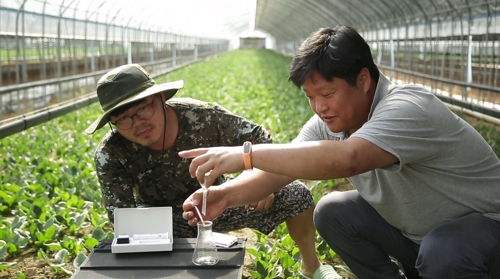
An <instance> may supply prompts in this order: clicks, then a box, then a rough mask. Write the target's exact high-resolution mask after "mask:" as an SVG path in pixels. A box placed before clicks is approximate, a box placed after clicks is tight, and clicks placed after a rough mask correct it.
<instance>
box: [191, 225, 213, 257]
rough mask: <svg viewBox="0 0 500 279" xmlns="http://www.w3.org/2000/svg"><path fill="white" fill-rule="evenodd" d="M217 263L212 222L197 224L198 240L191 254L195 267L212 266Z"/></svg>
mask: <svg viewBox="0 0 500 279" xmlns="http://www.w3.org/2000/svg"><path fill="white" fill-rule="evenodd" d="M218 262H219V256H218V254H217V247H216V246H215V242H214V237H213V235H212V222H211V221H205V222H198V238H197V239H196V246H195V247H194V252H193V263H194V264H195V265H214V264H217V263H218Z"/></svg>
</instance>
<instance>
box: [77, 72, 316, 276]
mask: <svg viewBox="0 0 500 279" xmlns="http://www.w3.org/2000/svg"><path fill="white" fill-rule="evenodd" d="M183 85H184V83H183V81H182V80H179V81H173V82H168V83H163V84H156V83H155V81H154V80H153V79H152V78H151V77H150V76H149V74H148V73H147V72H146V71H145V70H144V69H143V68H142V67H141V66H139V65H137V64H128V65H124V66H121V67H118V68H116V69H113V70H111V71H110V72H108V73H107V74H105V75H104V76H103V77H102V78H101V79H100V80H99V82H98V83H97V96H98V98H99V102H100V104H101V107H102V109H103V111H104V112H103V114H102V115H101V116H100V117H99V118H98V119H97V120H95V121H94V123H92V125H90V127H88V128H87V129H86V132H87V133H88V134H92V133H94V132H95V131H96V130H97V129H100V128H102V127H103V126H105V125H106V123H108V124H109V126H110V128H111V129H110V131H109V132H108V133H107V134H106V135H105V136H104V138H103V139H102V140H101V142H100V144H99V146H98V147H97V149H96V151H95V155H94V161H95V169H96V173H97V177H98V180H99V183H100V185H101V189H102V194H103V203H104V206H105V208H106V210H107V212H108V216H109V218H110V220H111V221H112V222H113V210H114V209H115V208H119V207H138V206H171V207H172V210H173V231H174V237H196V235H197V230H196V227H193V226H189V225H188V224H187V223H186V221H185V220H184V219H183V218H182V212H183V210H182V204H183V202H184V200H186V198H188V197H189V196H190V195H191V193H193V192H194V191H196V190H197V189H199V188H200V185H199V183H198V180H196V179H194V178H191V176H190V174H189V171H188V169H189V163H190V160H188V159H183V158H180V157H179V156H178V152H180V151H183V150H188V149H192V148H197V147H210V146H219V145H226V146H236V145H242V144H243V143H244V142H246V141H250V142H252V143H270V142H271V137H270V135H269V133H268V132H267V131H266V130H265V129H264V128H263V127H261V126H259V125H257V124H255V123H252V122H251V121H249V120H247V119H245V118H243V117H241V116H238V115H235V114H233V113H231V112H230V111H228V110H227V109H225V108H224V107H222V106H220V105H218V104H216V103H207V102H202V101H199V100H195V99H190V98H174V99H172V97H173V96H174V95H175V94H176V93H177V91H178V90H179V89H181V88H182V87H183ZM227 180H228V178H227V177H225V176H220V177H219V178H218V179H217V183H216V184H223V183H224V182H225V181H227ZM209 195H210V190H209ZM313 211H314V200H313V198H312V196H311V193H310V192H309V190H308V189H307V188H306V187H305V185H303V184H302V183H300V182H298V181H294V182H292V183H290V184H289V185H288V186H286V187H285V188H283V189H281V190H279V191H277V192H275V193H273V194H271V195H270V196H268V197H267V198H266V199H264V200H262V201H260V202H258V203H256V204H251V205H247V206H242V207H235V208H228V209H226V210H225V211H224V213H223V214H222V215H221V216H219V218H217V219H216V220H214V231H232V230H236V229H240V228H252V229H257V230H259V231H261V232H262V233H264V234H268V233H270V232H271V231H272V230H273V229H274V228H276V227H277V226H278V225H279V224H281V223H282V222H285V221H286V224H287V226H288V230H289V232H290V236H291V237H292V238H293V239H294V241H295V242H296V244H297V245H298V247H299V249H300V251H301V256H302V267H301V271H302V273H303V274H305V275H309V276H311V275H312V273H313V272H314V270H316V269H317V268H318V267H319V266H320V262H319V260H318V258H317V256H316V251H315V229H314V225H313V221H312V213H313Z"/></svg>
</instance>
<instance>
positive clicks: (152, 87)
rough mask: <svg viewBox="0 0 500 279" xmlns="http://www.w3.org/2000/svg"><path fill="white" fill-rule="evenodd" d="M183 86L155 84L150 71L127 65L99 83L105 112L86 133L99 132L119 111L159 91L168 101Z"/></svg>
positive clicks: (177, 82) (113, 71)
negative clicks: (109, 118)
mask: <svg viewBox="0 0 500 279" xmlns="http://www.w3.org/2000/svg"><path fill="white" fill-rule="evenodd" d="M183 86H184V81H183V80H177V81H173V82H167V83H162V84H156V82H155V81H154V80H153V79H152V78H151V76H150V75H149V74H148V72H146V70H144V69H143V68H142V67H141V66H139V65H138V64H127V65H124V66H121V67H118V68H116V69H113V70H111V71H109V72H108V73H106V74H105V75H104V76H102V77H101V79H99V81H98V82H97V98H98V99H99V103H100V104H101V108H102V110H103V111H104V113H103V114H102V115H101V116H100V117H99V118H97V119H96V120H95V121H94V123H92V125H90V126H89V127H88V128H87V129H86V130H85V132H86V133H87V134H93V133H94V132H95V131H96V130H98V129H100V128H101V127H102V126H104V125H105V124H106V122H108V117H109V115H110V114H111V113H112V112H113V111H114V110H115V109H117V108H120V107H122V106H124V105H127V104H130V103H132V102H135V101H137V100H140V99H143V98H146V97H148V96H150V95H153V94H157V93H160V92H163V95H164V96H165V100H168V99H170V98H172V97H173V96H174V95H175V93H177V91H178V90H179V89H181V88H182V87H183Z"/></svg>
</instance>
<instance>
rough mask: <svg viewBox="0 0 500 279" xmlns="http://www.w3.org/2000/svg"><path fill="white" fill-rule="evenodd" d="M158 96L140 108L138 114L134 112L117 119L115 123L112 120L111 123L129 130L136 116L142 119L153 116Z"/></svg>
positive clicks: (121, 128)
mask: <svg viewBox="0 0 500 279" xmlns="http://www.w3.org/2000/svg"><path fill="white" fill-rule="evenodd" d="M155 100H156V97H155V98H154V99H153V101H152V102H151V103H149V104H147V105H144V106H142V107H140V108H139V110H138V111H137V113H136V114H133V115H131V116H124V117H122V118H120V119H118V120H116V121H115V123H113V122H111V121H110V122H111V124H113V125H115V126H116V127H118V129H120V130H128V129H130V128H132V126H134V116H137V117H138V118H139V119H141V120H147V119H149V118H151V116H153V114H154V112H155V110H154V103H155Z"/></svg>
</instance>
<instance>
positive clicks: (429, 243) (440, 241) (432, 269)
mask: <svg viewBox="0 0 500 279" xmlns="http://www.w3.org/2000/svg"><path fill="white" fill-rule="evenodd" d="M460 241H463V239H462V240H459V239H456V237H454V236H453V234H448V233H443V232H440V231H439V230H434V231H432V232H431V233H429V234H428V235H427V236H426V237H425V238H424V240H423V241H422V244H421V245H420V249H419V253H418V258H417V261H416V264H415V267H416V269H417V270H418V272H419V274H420V276H422V277H423V278H457V277H456V276H457V274H461V273H462V272H463V271H464V269H467V267H468V266H469V265H470V260H469V259H468V258H467V257H469V256H470V255H468V254H467V253H466V252H465V251H464V246H463V245H462V244H461V242H460Z"/></svg>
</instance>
